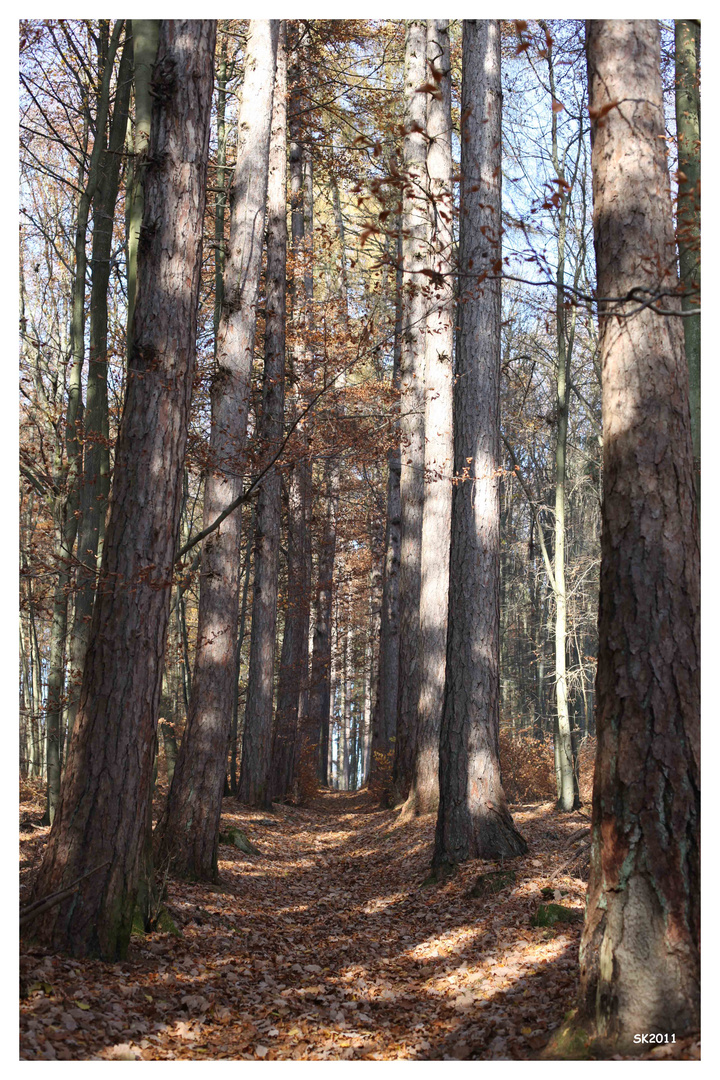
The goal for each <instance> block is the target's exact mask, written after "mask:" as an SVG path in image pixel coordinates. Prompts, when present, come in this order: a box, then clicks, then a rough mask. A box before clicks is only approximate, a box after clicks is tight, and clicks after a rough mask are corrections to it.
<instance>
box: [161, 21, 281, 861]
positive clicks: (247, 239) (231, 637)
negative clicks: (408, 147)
mask: <svg viewBox="0 0 720 1080" xmlns="http://www.w3.org/2000/svg"><path fill="white" fill-rule="evenodd" d="M278 27H279V20H277V19H272V20H270V19H256V20H253V21H252V22H251V23H250V28H249V31H248V41H247V53H246V61H245V76H244V80H243V89H242V99H241V103H240V106H239V109H238V150H237V164H236V166H235V174H234V177H233V185H232V192H231V202H232V209H231V215H230V253H229V256H228V260H227V263H226V266H225V278H224V288H223V293H224V298H223V310H222V315H221V319H220V330H219V333H218V342H217V367H216V371H215V375H214V378H213V383H212V390H211V399H210V403H211V433H210V451H211V460H212V464H211V467H210V470H209V471H208V474H207V477H206V479H205V502H204V507H203V525H204V527H207V526H208V525H210V524H211V523H212V522H213V521H214V520H215V519H216V518H217V517H218V515H219V514H220V513H222V511H223V510H224V509H225V508H226V507H227V506H229V505H230V504H231V503H232V502H234V500H235V499H237V497H238V495H239V494H240V493H241V490H242V477H243V468H244V450H245V437H246V427H247V416H248V405H249V398H250V378H251V374H252V361H253V351H254V345H255V323H256V316H257V297H258V284H259V281H260V266H261V255H262V248H263V242H264V232H265V202H266V199H267V184H268V156H269V148H270V127H271V120H272V99H273V83H274V79H275V63H276V57H277V41H278ZM241 524H242V521H241V512H240V507H238V508H237V510H235V511H234V512H233V513H232V514H230V515H229V516H228V517H227V518H226V519H225V521H224V522H223V523H222V526H221V528H219V529H217V530H216V531H215V532H213V533H211V534H210V535H209V536H208V537H207V539H206V540H205V542H204V545H203V553H202V558H201V562H200V598H199V603H198V633H197V647H196V650H195V667H194V671H193V681H192V695H191V698H190V705H189V708H188V719H187V726H186V728H185V736H184V738H183V741H182V745H181V747H180V753H179V754H178V760H177V762H176V765H175V776H174V777H173V784H172V788H171V789H170V793H169V795H168V802H167V806H166V808H165V811H164V813H163V818H162V821H161V823H160V825H159V828H158V852H159V854H160V858H161V859H162V858H165V857H169V858H170V859H171V863H172V866H173V867H174V870H175V873H176V874H179V875H180V876H181V877H187V878H192V879H201V880H214V879H215V878H216V877H217V846H218V834H219V828H220V813H221V810H222V793H223V786H224V782H225V773H226V767H227V749H228V741H229V737H230V720H231V717H232V710H233V700H234V694H235V684H236V681H237V670H236V667H235V646H236V640H237V627H238V601H239V592H240V560H239V558H238V552H239V550H240V543H241ZM241 769H242V762H241Z"/></svg>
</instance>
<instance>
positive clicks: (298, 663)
mask: <svg viewBox="0 0 720 1080" xmlns="http://www.w3.org/2000/svg"><path fill="white" fill-rule="evenodd" d="M291 25H292V24H291ZM298 32H299V31H298V27H297V26H296V27H295V28H294V35H295V36H296V35H297V34H298ZM300 46H301V43H298V41H297V40H295V41H294V43H293V48H292V52H291V59H290V64H289V72H288V74H289V81H290V103H289V116H288V126H289V131H290V154H289V167H290V205H291V211H292V213H291V236H292V255H293V267H294V271H293V278H292V293H291V299H292V330H293V349H292V396H291V398H290V409H289V413H290V415H289V417H288V419H289V420H290V421H291V422H295V421H296V420H298V414H299V413H301V412H302V411H303V409H304V407H305V401H304V389H303V382H304V378H305V376H306V368H307V367H309V362H308V358H307V355H306V354H305V350H304V348H303V341H302V334H303V331H305V330H306V328H307V327H308V323H309V316H308V307H309V303H310V301H311V299H312V295H311V293H310V294H307V288H308V286H310V288H312V272H310V273H309V274H308V273H307V271H305V272H303V267H302V265H301V264H302V262H303V258H305V257H306V255H307V252H306V243H305V216H306V215H305V206H304V202H305V201H306V200H304V199H303V141H302V123H303V116H302V112H303V107H304V100H305V98H304V91H303V86H302V78H303V71H302V64H301V57H300V52H301V48H300ZM296 432H297V459H296V460H295V462H294V463H293V465H292V467H291V469H290V476H289V480H288V516H287V520H288V535H287V550H288V554H287V597H286V608H285V628H284V632H283V642H282V649H281V652H280V670H279V675H278V695H277V709H276V714H275V725H274V729H273V746H272V765H271V776H272V783H273V787H274V790H273V793H272V797H273V798H277V799H284V798H285V797H286V796H287V795H288V794H289V792H290V790H291V788H292V786H293V781H294V779H295V778H296V776H297V769H298V761H297V739H298V718H299V713H300V703H301V697H302V691H303V687H304V686H305V685H306V683H307V665H308V636H309V635H308V623H309V617H310V579H309V576H308V556H309V554H310V546H309V545H310V538H309V531H310V530H309V524H310V522H309V515H310V496H311V493H312V476H311V464H310V460H309V434H310V418H309V417H307V416H305V417H301V418H300V419H299V422H298V424H297V427H296Z"/></svg>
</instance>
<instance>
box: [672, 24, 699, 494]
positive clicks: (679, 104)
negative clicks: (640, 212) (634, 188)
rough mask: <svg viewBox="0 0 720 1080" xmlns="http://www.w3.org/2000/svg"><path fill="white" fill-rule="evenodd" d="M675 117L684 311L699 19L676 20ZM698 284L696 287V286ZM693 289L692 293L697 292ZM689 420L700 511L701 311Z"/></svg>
mask: <svg viewBox="0 0 720 1080" xmlns="http://www.w3.org/2000/svg"><path fill="white" fill-rule="evenodd" d="M675 121H676V125H677V141H678V210H677V240H678V248H679V251H680V281H681V284H682V286H683V289H684V295H683V297H682V307H683V311H693V310H694V309H695V308H697V307H699V305H700V21H699V20H698V19H676V20H675ZM695 290H697V292H695ZM693 294H694V295H693ZM682 324H683V330H684V331H685V355H686V356H687V362H688V370H689V373H690V425H691V429H692V441H693V456H694V458H695V493H696V496H697V504H698V515H699V513H700V316H699V315H694V316H692V317H687V316H686V317H685V318H684V319H683V321H682Z"/></svg>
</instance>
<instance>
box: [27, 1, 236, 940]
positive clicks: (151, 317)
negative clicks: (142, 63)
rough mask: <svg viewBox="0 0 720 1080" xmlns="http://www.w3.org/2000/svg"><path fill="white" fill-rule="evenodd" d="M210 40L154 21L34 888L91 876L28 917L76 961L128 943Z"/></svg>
mask: <svg viewBox="0 0 720 1080" xmlns="http://www.w3.org/2000/svg"><path fill="white" fill-rule="evenodd" d="M214 47H215V23H214V21H212V20H205V21H197V20H195V21H192V20H190V21H185V20H180V19H176V20H172V21H167V20H163V21H162V22H161V25H160V34H159V48H158V58H157V63H156V66H155V71H154V74H153V89H154V99H153V100H154V105H153V116H152V133H151V143H150V154H149V159H148V165H147V171H146V174H145V208H144V214H143V242H142V243H141V245H140V252H139V260H138V295H137V303H136V308H135V321H134V340H133V351H132V354H131V357H130V362H129V373H128V382H127V392H126V398H125V405H124V409H123V418H122V423H121V428H120V433H119V436H118V442H117V447H116V460H115V477H114V484H113V495H112V502H111V508H110V517H109V521H108V527H107V533H106V538H105V553H104V560H103V565H102V569H101V573H100V580H99V585H98V594H97V599H96V603H95V607H94V612H93V622H92V628H91V634H90V644H89V648H88V652H87V657H86V661H85V668H84V672H83V684H82V690H81V694H80V703H79V708H78V714H77V720H76V730H75V733H74V737H73V739H72V742H71V745H70V754H69V760H68V763H67V766H66V772H65V777H64V782H63V785H62V789H61V795H60V802H59V805H58V809H57V813H56V817H55V821H54V823H53V828H52V831H51V834H50V838H49V840H48V846H47V849H46V852H45V856H44V859H43V863H42V866H41V868H40V872H39V875H38V878H37V882H36V886H35V895H36V896H38V897H42V896H44V895H47V894H49V893H53V892H57V891H59V890H60V889H62V888H63V887H64V886H67V885H68V884H69V883H71V882H74V881H75V880H77V879H78V878H79V877H81V876H82V875H83V874H86V873H87V872H88V871H90V870H95V871H97V872H96V873H94V874H93V876H92V877H90V878H89V879H88V880H87V882H86V883H85V884H84V888H83V894H82V902H81V903H78V902H77V899H76V898H75V897H71V898H70V899H68V900H66V901H64V902H63V903H61V904H58V905H57V906H55V907H54V908H52V909H51V910H49V911H48V912H46V913H45V915H43V916H42V918H41V919H39V920H38V921H37V922H36V923H35V926H34V932H35V935H36V936H37V937H38V938H39V939H40V940H42V941H44V942H45V943H46V944H48V945H49V946H51V947H53V948H57V949H62V950H65V951H68V952H70V953H72V954H74V955H79V956H83V955H99V956H102V957H104V958H105V959H114V958H116V957H121V956H123V955H124V954H125V951H126V949H127V945H128V942H129V940H130V928H131V923H132V916H133V909H134V906H135V893H136V888H137V883H138V873H139V861H140V852H141V848H142V843H143V839H144V833H145V823H146V808H147V805H148V800H149V798H150V784H151V778H152V768H153V758H154V754H155V746H156V733H155V729H156V725H157V718H158V709H159V703H160V692H161V687H162V674H163V657H164V652H165V642H166V635H167V623H168V614H169V607H170V592H169V589H168V587H167V586H168V582H169V581H170V580H171V578H172V568H173V560H174V556H175V540H176V534H177V526H178V520H179V516H180V500H181V493H182V464H183V458H184V454H185V446H186V442H187V423H188V411H189V406H190V393H191V388H192V381H193V375H194V370H195V334H196V327H197V299H198V290H199V286H200V266H201V251H202V222H203V214H204V210H205V190H206V178H207V154H208V138H209V124H210V104H211V98H212V83H213V55H214ZM169 342H171V343H172V345H171V346H170V347H169V346H168V343H169Z"/></svg>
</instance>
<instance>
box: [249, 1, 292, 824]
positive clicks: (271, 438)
mask: <svg viewBox="0 0 720 1080" xmlns="http://www.w3.org/2000/svg"><path fill="white" fill-rule="evenodd" d="M286 93H287V60H286V53H285V23H284V22H281V24H280V33H279V38H278V52H277V68H276V73H275V91H274V96H273V124H272V136H271V143H270V175H269V180H268V253H267V273H266V280H267V285H266V293H267V300H266V306H267V315H266V320H265V368H264V374H263V401H262V415H261V418H260V424H259V429H258V440H259V444H260V448H261V452H264V453H266V454H267V455H268V456H271V455H272V454H275V453H277V452H278V448H279V446H280V444H281V442H282V437H283V413H284V407H285V279H286V274H287V268H286V253H287V222H286V205H287V195H286V188H287V165H286V161H287V104H286ZM281 497H282V490H281V480H280V474H279V472H278V471H277V469H272V470H271V471H270V472H269V473H268V474H267V475H266V476H265V478H264V480H263V482H262V485H261V487H260V491H259V494H258V506H257V528H256V533H255V585H254V591H253V612H252V630H251V637H250V665H249V669H248V687H247V704H246V707H245V726H244V729H243V752H242V762H241V766H240V785H239V793H238V797H239V798H240V800H241V801H242V802H244V803H249V804H250V805H251V806H262V807H268V808H269V807H270V806H271V804H272V799H271V795H272V785H271V783H270V777H269V772H270V765H271V756H270V755H271V750H272V720H273V684H274V676H275V628H276V623H277V597H278V570H279V559H280V529H281V512H282V503H281Z"/></svg>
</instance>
